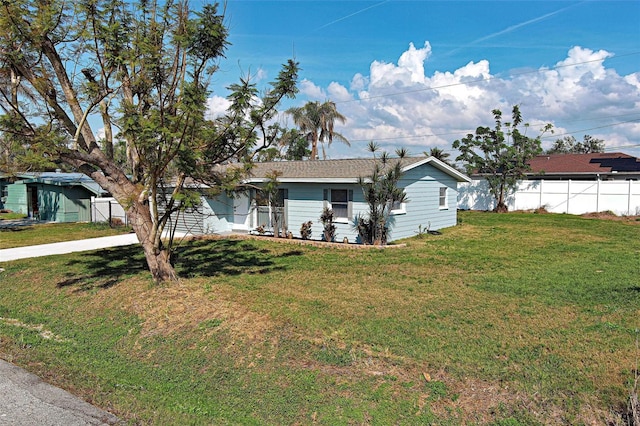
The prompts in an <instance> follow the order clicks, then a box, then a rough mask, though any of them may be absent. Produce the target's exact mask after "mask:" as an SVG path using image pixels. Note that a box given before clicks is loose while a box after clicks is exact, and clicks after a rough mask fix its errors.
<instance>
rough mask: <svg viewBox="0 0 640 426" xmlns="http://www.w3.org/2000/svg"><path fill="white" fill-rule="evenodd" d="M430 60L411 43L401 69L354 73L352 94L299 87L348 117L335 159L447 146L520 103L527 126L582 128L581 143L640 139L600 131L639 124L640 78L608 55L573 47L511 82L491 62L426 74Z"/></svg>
mask: <svg viewBox="0 0 640 426" xmlns="http://www.w3.org/2000/svg"><path fill="white" fill-rule="evenodd" d="M430 55H431V46H430V44H429V43H428V42H425V43H424V47H422V48H420V49H416V48H415V46H414V45H413V44H410V45H409V48H408V49H407V51H405V52H404V53H402V55H401V56H400V58H399V60H398V63H397V64H393V63H386V62H381V61H373V62H372V64H371V66H370V69H369V75H368V76H366V75H362V74H360V73H358V74H355V75H354V76H353V78H352V79H351V81H350V82H349V87H348V89H347V88H346V87H345V86H343V85H341V84H339V83H336V82H332V83H331V84H330V85H329V86H328V87H327V89H326V90H325V89H323V88H322V87H319V86H316V85H315V84H314V83H313V82H311V81H308V80H305V81H303V82H302V84H301V92H303V93H305V94H306V95H307V96H309V97H310V98H311V99H313V100H324V99H325V96H326V94H327V93H328V94H329V97H330V98H331V99H332V100H334V101H336V102H337V104H338V109H339V111H340V112H341V113H342V114H344V115H345V116H346V117H347V118H348V120H347V123H346V125H345V126H340V127H341V128H339V129H337V130H338V131H339V132H341V133H342V134H344V135H345V136H347V137H348V138H350V139H351V140H352V148H346V147H344V146H343V145H339V144H334V145H332V147H331V149H330V151H329V154H330V155H331V156H333V158H339V157H348V156H366V155H367V154H366V151H365V149H364V146H365V145H366V144H367V143H368V141H369V140H374V141H378V142H379V143H380V144H381V145H382V146H383V147H385V148H387V149H388V150H389V151H393V150H394V149H395V148H396V147H401V146H404V147H408V148H409V150H410V152H411V153H413V154H419V153H421V152H422V151H425V150H428V149H429V148H430V147H433V146H439V147H441V148H444V149H450V146H451V143H452V142H453V141H454V140H455V139H459V138H461V137H464V136H465V135H466V134H467V133H468V132H473V131H474V130H475V128H476V127H478V126H480V125H483V126H492V125H493V118H492V115H491V110H493V109H495V108H499V109H501V110H502V112H503V114H504V116H506V117H508V116H509V112H510V111H511V107H512V106H513V105H515V104H518V105H520V107H521V110H522V112H523V115H524V118H525V120H526V121H527V122H530V123H548V122H551V123H554V124H555V125H557V126H558V127H559V128H561V129H562V131H559V132H558V133H564V132H575V131H578V132H577V133H575V134H573V135H574V136H575V137H576V139H579V140H580V139H582V137H583V135H584V134H590V135H592V136H595V137H599V138H601V139H604V140H605V143H606V144H607V146H608V147H616V146H628V145H632V144H637V143H638V141H639V140H640V124H637V123H635V124H634V123H630V124H628V125H616V126H613V127H603V126H608V125H610V124H612V123H615V122H620V121H625V120H630V119H634V118H635V119H636V120H637V119H638V115H637V114H638V108H639V107H640V73H635V74H630V75H626V76H620V75H619V74H618V73H617V72H616V71H615V70H614V69H612V68H608V67H607V66H606V64H605V62H604V61H605V60H606V59H607V58H611V57H612V56H613V54H612V53H610V52H608V51H604V50H600V51H593V50H590V49H587V48H583V47H579V46H575V47H573V48H571V49H570V50H569V51H568V53H567V57H566V58H564V59H562V60H560V61H558V62H557V64H556V66H555V67H553V68H551V69H550V68H541V69H538V70H535V69H532V70H529V71H527V72H519V73H516V74H514V76H511V77H509V76H498V75H493V74H491V71H490V63H489V61H488V60H480V61H477V62H469V63H468V64H466V65H465V66H463V67H461V68H459V69H457V70H455V71H453V72H441V71H435V72H433V73H432V74H431V75H426V74H425V68H424V62H425V61H426V60H428V59H429V57H430ZM353 100H356V101H353ZM345 101H348V102H345ZM625 114H626V118H624V116H625ZM633 114H636V115H633ZM620 116H623V118H616V117H620ZM538 127H542V124H541V125H540V126H537V127H535V126H532V127H531V129H530V130H529V131H530V132H531V133H532V134H533V132H534V131H536V132H537V131H538V130H539V129H538ZM593 128H598V129H593ZM565 129H566V130H565ZM589 129H593V130H594V131H589ZM596 131H597V133H596ZM596 135H598V136H596ZM553 140H555V139H545V143H547V144H550V143H551V142H552V141H553ZM625 152H630V150H625ZM630 153H632V154H633V152H632V151H631V152H630ZM636 155H640V152H638V153H636Z"/></svg>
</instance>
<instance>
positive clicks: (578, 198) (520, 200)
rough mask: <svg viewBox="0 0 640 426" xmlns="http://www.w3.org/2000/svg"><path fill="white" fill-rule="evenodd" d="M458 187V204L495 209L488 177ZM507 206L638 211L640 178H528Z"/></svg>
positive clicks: (559, 210)
mask: <svg viewBox="0 0 640 426" xmlns="http://www.w3.org/2000/svg"><path fill="white" fill-rule="evenodd" d="M458 191H459V194H458V207H459V208H461V209H465V210H466V209H468V210H492V209H493V208H494V206H495V200H494V199H493V197H492V196H491V194H490V193H489V187H488V185H487V181H486V180H484V179H480V180H478V179H474V180H473V182H471V183H460V184H458ZM507 206H508V207H509V210H532V209H537V208H539V207H544V208H545V209H547V211H549V212H552V213H568V214H584V213H592V212H602V211H612V212H614V213H615V214H617V215H638V214H640V181H634V180H611V181H607V180H605V181H603V180H591V181H581V180H525V181H521V182H520V183H519V184H518V188H517V190H516V192H515V193H514V194H511V195H510V196H509V197H508V198H507Z"/></svg>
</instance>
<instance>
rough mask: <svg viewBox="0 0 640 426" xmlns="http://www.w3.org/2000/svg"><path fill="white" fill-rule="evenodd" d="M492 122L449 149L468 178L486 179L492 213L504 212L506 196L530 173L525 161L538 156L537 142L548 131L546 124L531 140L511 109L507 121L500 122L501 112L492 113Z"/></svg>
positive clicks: (495, 110) (515, 109)
mask: <svg viewBox="0 0 640 426" xmlns="http://www.w3.org/2000/svg"><path fill="white" fill-rule="evenodd" d="M492 113H493V117H494V119H495V126H494V128H493V129H492V128H489V127H478V128H477V129H476V133H475V135H473V134H468V135H467V136H466V137H465V138H463V139H460V140H456V141H455V142H453V148H456V149H458V150H459V151H460V155H459V156H458V157H457V158H456V161H462V162H464V163H465V168H466V171H467V173H468V174H470V175H472V174H479V175H482V176H483V177H485V178H486V180H487V182H488V184H489V190H490V192H491V194H492V195H493V196H494V198H495V200H496V207H495V209H494V210H495V211H498V212H505V211H507V205H506V202H505V199H506V196H507V195H508V194H509V193H510V192H512V191H513V190H514V189H515V187H516V185H517V182H518V180H520V179H522V178H523V177H524V174H525V172H526V171H528V170H530V167H529V164H528V161H529V160H530V159H532V158H533V157H535V156H536V155H538V154H540V153H541V152H542V148H541V146H540V138H541V137H542V134H544V132H547V131H550V130H551V125H550V124H547V125H546V126H545V127H544V128H543V129H542V132H541V134H540V135H538V136H537V137H535V138H531V137H528V136H526V135H525V133H526V131H525V133H523V132H522V131H521V130H520V128H521V127H524V128H525V129H527V128H528V127H529V125H528V124H523V121H522V114H521V113H520V108H519V107H518V105H515V106H514V107H513V109H512V113H511V121H510V122H503V120H502V112H501V111H500V110H498V109H494V110H493V111H492Z"/></svg>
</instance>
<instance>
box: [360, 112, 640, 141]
mask: <svg viewBox="0 0 640 426" xmlns="http://www.w3.org/2000/svg"><path fill="white" fill-rule="evenodd" d="M628 115H636V114H622V115H613V116H610V117H604V118H615V117H624V116H628ZM574 121H582V120H574ZM639 121H640V117H638V118H634V119H633V120H626V121H619V122H616V123H611V124H606V125H603V126H597V127H590V128H588V129H581V130H573V131H567V132H564V133H554V134H550V135H548V136H543V137H542V138H541V139H549V138H557V137H560V136H567V135H572V134H575V133H581V132H586V131H589V130H597V129H604V128H607V127H613V126H619V125H621V124H628V123H635V122H639ZM473 132H474V131H473V130H467V131H463V130H461V131H459V132H448V133H429V134H423V135H407V136H394V137H388V138H375V140H376V141H393V140H399V139H419V138H432V137H438V136H452V135H464V136H466V135H467V134H470V133H473ZM370 140H371V138H368V139H350V140H349V141H350V142H368V141H370Z"/></svg>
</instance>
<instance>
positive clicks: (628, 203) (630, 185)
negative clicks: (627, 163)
mask: <svg viewBox="0 0 640 426" xmlns="http://www.w3.org/2000/svg"><path fill="white" fill-rule="evenodd" d="M632 182H633V181H632V180H631V179H629V196H628V198H627V199H628V200H629V201H628V202H627V216H631V191H632Z"/></svg>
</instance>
